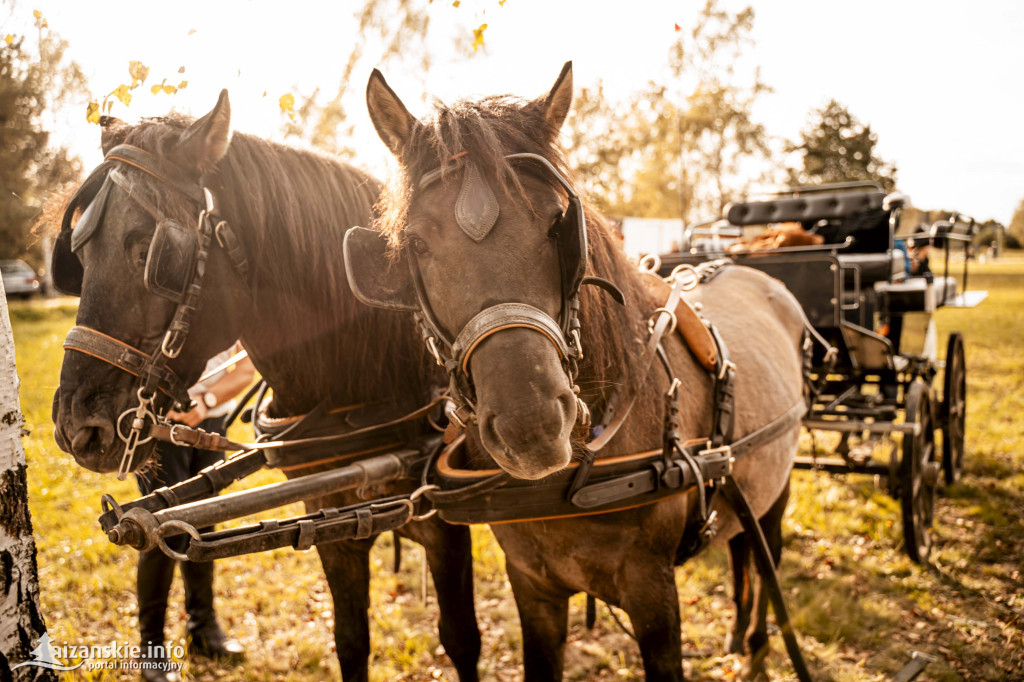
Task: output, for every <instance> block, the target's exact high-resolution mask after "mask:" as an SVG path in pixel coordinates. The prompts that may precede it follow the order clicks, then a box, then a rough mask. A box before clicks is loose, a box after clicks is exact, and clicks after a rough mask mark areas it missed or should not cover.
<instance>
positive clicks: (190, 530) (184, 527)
mask: <svg viewBox="0 0 1024 682" xmlns="http://www.w3.org/2000/svg"><path fill="white" fill-rule="evenodd" d="M166 530H180V531H181V532H183V533H185V534H186V535H188V536H189V537H191V538H192V539H193V540H202V539H203V537H202V536H201V535H200V534H199V531H197V530H196V529H195V528H194V527H193V526H191V525H189V524H187V523H185V522H184V521H179V520H177V519H174V520H171V521H165V522H164V523H161V524H160V525H159V526H157V529H156V532H155V535H156V544H157V547H159V548H160V551H161V552H163V553H164V554H166V555H167V556H169V557H171V558H172V559H176V560H177V561H191V559H189V558H188V554H183V553H181V552H175V551H174V550H173V549H171V548H170V547H168V546H167V533H166Z"/></svg>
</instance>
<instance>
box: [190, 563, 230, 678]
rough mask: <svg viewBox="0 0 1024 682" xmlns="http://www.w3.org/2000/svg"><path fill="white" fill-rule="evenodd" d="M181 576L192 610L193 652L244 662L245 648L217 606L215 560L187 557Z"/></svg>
mask: <svg viewBox="0 0 1024 682" xmlns="http://www.w3.org/2000/svg"><path fill="white" fill-rule="evenodd" d="M181 576H182V578H183V582H184V583H185V611H187V612H188V636H189V649H188V650H189V654H190V655H193V656H206V657H207V658H217V659H221V660H226V661H231V662H236V663H237V662H240V661H242V660H244V659H245V650H244V649H243V648H242V645H241V644H240V643H239V642H238V641H237V640H234V639H231V638H229V637H228V636H227V635H226V634H224V631H223V630H222V629H221V627H220V625H218V624H217V615H216V613H215V612H214V610H213V562H212V561H201V562H193V561H183V562H182V563H181Z"/></svg>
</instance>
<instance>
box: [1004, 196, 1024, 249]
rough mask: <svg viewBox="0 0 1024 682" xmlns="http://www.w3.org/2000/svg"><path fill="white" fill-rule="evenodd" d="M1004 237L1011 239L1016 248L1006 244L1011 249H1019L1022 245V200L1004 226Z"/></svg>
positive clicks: (1023, 200) (1023, 234)
mask: <svg viewBox="0 0 1024 682" xmlns="http://www.w3.org/2000/svg"><path fill="white" fill-rule="evenodd" d="M1006 236H1007V237H1010V238H1012V239H1013V242H1014V244H1016V246H1012V245H1010V244H1007V245H1008V246H1010V247H1011V248H1020V245H1022V244H1024V199H1021V201H1020V203H1019V204H1017V210H1016V211H1014V212H1013V218H1011V219H1010V224H1009V225H1007V226H1006ZM1007 241H1009V239H1008V240H1007Z"/></svg>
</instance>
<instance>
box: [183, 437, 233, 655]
mask: <svg viewBox="0 0 1024 682" xmlns="http://www.w3.org/2000/svg"><path fill="white" fill-rule="evenodd" d="M199 427H200V428H201V429H203V430H204V431H209V432H211V433H220V434H223V433H224V418H223V417H219V418H214V419H207V420H206V421H204V422H202V423H201V424H200V425H199ZM223 458H224V455H223V453H220V452H215V451H212V450H196V449H192V448H190V449H189V453H188V461H187V464H188V475H189V476H195V475H196V474H198V473H199V472H200V471H202V470H203V469H205V468H206V467H208V466H210V465H213V464H216V463H217V462H219V461H220V460H222V459H223ZM212 530H213V527H209V528H200V529H199V532H200V533H207V532H210V531H212ZM181 577H182V582H184V584H185V612H186V613H188V625H187V630H188V637H189V652H190V653H192V654H195V655H199V656H208V657H212V658H226V659H236V660H241V659H242V658H244V650H243V648H242V645H241V644H240V643H239V642H237V641H235V640H233V639H230V638H229V637H228V636H227V635H226V634H225V633H224V631H223V630H222V629H221V627H220V625H219V624H218V623H217V614H216V611H215V610H214V604H213V602H214V592H213V562H212V561H200V562H193V561H183V562H182V563H181Z"/></svg>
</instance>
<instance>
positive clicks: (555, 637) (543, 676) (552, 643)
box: [505, 563, 569, 682]
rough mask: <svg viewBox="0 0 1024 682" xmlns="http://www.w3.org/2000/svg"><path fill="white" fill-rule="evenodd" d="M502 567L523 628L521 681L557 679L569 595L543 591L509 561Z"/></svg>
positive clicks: (567, 626)
mask: <svg viewBox="0 0 1024 682" xmlns="http://www.w3.org/2000/svg"><path fill="white" fill-rule="evenodd" d="M505 569H506V572H507V573H508V580H509V583H510V584H511V585H512V594H513V595H514V596H515V599H516V608H517V609H518V610H519V622H520V624H521V625H522V628H523V668H524V680H527V682H549V681H550V682H558V680H561V679H562V667H563V665H564V663H565V660H564V656H565V639H566V637H567V635H568V629H569V595H568V594H567V593H563V592H561V591H557V592H554V591H545V590H544V589H543V588H542V587H541V586H540V585H537V584H535V583H534V582H533V581H532V580H530V578H529V577H528V576H527V575H526V574H524V573H522V572H520V570H519V569H517V568H516V567H515V566H514V565H513V564H512V563H508V564H507V565H506V567H505Z"/></svg>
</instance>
